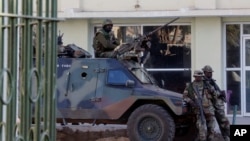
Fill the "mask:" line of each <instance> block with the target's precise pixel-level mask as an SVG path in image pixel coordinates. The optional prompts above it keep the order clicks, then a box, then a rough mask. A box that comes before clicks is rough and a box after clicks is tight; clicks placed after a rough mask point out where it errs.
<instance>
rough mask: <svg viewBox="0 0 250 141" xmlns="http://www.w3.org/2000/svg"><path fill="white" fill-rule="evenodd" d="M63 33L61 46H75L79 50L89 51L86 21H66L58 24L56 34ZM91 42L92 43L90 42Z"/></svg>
mask: <svg viewBox="0 0 250 141" xmlns="http://www.w3.org/2000/svg"><path fill="white" fill-rule="evenodd" d="M59 31H60V32H61V33H64V36H63V44H64V45H67V44H72V43H74V44H76V45H78V46H79V47H81V48H84V49H89V46H88V44H89V39H88V38H89V36H88V32H89V26H88V20H83V19H81V20H80V19H79V20H73V19H72V20H66V21H62V22H59V23H58V32H59ZM91 42H92V41H91Z"/></svg>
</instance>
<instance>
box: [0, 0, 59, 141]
mask: <svg viewBox="0 0 250 141" xmlns="http://www.w3.org/2000/svg"><path fill="white" fill-rule="evenodd" d="M0 6H1V7H0V10H1V12H0V23H1V25H0V26H1V30H0V44H1V46H0V140H1V141H31V140H32V141H33V140H34V141H55V140H56V129H55V126H56V123H55V122H56V119H55V113H56V112H55V82H56V61H57V60H56V59H57V57H56V45H57V43H56V36H57V22H58V19H57V0H2V3H0Z"/></svg>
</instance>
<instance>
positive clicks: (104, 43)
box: [93, 19, 120, 58]
mask: <svg viewBox="0 0 250 141" xmlns="http://www.w3.org/2000/svg"><path fill="white" fill-rule="evenodd" d="M112 28H113V23H112V21H111V20H110V19H105V20H104V21H103V24H102V28H101V29H100V30H99V31H97V32H96V33H95V36H94V39H93V48H94V51H95V57H97V58H113V57H116V52H115V51H114V49H115V48H116V47H117V46H118V45H120V42H119V40H118V39H117V38H115V36H114V33H113V32H112Z"/></svg>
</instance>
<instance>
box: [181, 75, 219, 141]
mask: <svg viewBox="0 0 250 141" xmlns="http://www.w3.org/2000/svg"><path fill="white" fill-rule="evenodd" d="M193 76H194V77H195V80H194V81H193V82H192V83H190V84H188V85H187V87H186V88H185V90H184V92H183V101H184V102H185V103H187V104H189V105H190V106H191V108H192V109H193V112H194V114H195V115H196V118H197V119H196V127H197V129H198V136H197V139H198V140H199V141H206V140H209V141H210V140H213V139H214V133H215V131H214V128H215V118H214V107H213V103H212V98H213V95H214V93H211V92H210V90H209V89H208V88H207V87H206V86H205V83H204V82H203V81H202V76H203V73H202V71H195V72H194V75H193ZM195 87H197V88H198V91H199V94H200V97H201V99H202V101H201V102H202V103H201V104H202V108H203V113H204V117H205V123H204V124H203V123H202V120H201V114H200V111H199V105H198V104H197V103H195V99H198V96H197V94H196V93H195V91H194V88H195Z"/></svg>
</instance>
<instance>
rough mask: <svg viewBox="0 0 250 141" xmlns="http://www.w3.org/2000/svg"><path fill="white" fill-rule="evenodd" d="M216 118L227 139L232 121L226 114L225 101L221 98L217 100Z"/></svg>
mask: <svg viewBox="0 0 250 141" xmlns="http://www.w3.org/2000/svg"><path fill="white" fill-rule="evenodd" d="M214 107H215V118H216V120H217V123H218V126H219V128H220V131H221V134H222V136H223V138H224V139H225V140H228V138H229V137H230V122H229V120H228V118H227V117H226V114H225V106H224V102H223V101H222V100H221V99H217V100H216V101H215V106H214Z"/></svg>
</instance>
